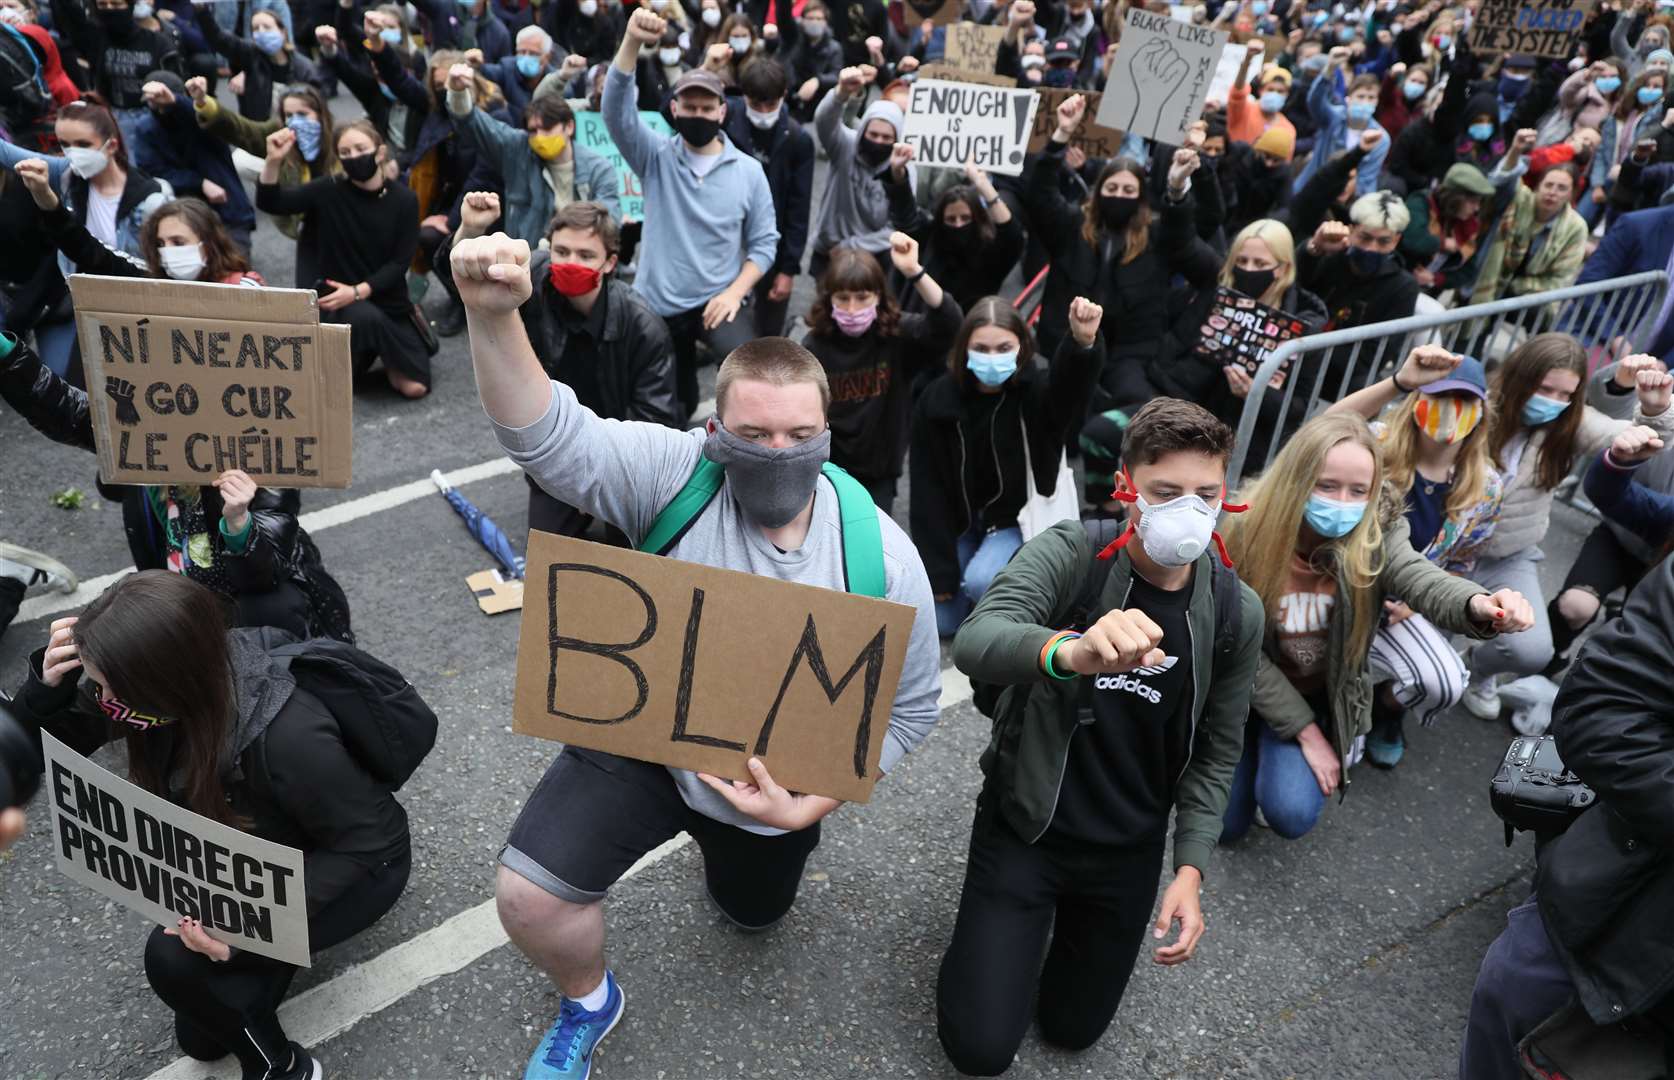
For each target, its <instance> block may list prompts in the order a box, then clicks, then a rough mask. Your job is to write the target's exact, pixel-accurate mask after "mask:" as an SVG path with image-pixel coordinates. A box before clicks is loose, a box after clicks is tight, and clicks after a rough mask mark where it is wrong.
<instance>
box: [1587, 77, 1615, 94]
mask: <svg viewBox="0 0 1674 1080" xmlns="http://www.w3.org/2000/svg"><path fill="white" fill-rule="evenodd" d="M1593 85H1594V86H1596V87H1598V92H1599V93H1601V94H1614V93H1615V92H1616V91H1618V90H1620V89H1621V88H1622V80H1621V78H1620V77H1619V76H1616V75H1606V76H1604V77H1603V78H1602V79H1594V80H1593Z"/></svg>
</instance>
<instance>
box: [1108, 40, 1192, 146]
mask: <svg viewBox="0 0 1674 1080" xmlns="http://www.w3.org/2000/svg"><path fill="white" fill-rule="evenodd" d="M1190 73H1191V65H1190V64H1189V63H1187V62H1186V58H1185V57H1183V56H1181V55H1180V52H1179V50H1178V49H1176V48H1175V47H1174V45H1173V43H1172V42H1169V41H1166V40H1164V39H1162V38H1153V39H1151V40H1150V41H1148V42H1146V43H1145V44H1144V45H1143V46H1141V47H1140V50H1139V55H1138V56H1136V57H1134V61H1133V65H1132V66H1131V67H1129V68H1128V77H1129V78H1130V79H1132V80H1133V89H1134V98H1135V103H1134V107H1133V115H1132V116H1130V117H1128V122H1127V124H1126V125H1124V126H1125V127H1126V128H1127V129H1128V130H1129V131H1132V130H1134V126H1135V125H1136V124H1137V123H1138V122H1139V118H1140V117H1142V116H1144V117H1147V118H1148V119H1149V120H1150V124H1149V127H1150V129H1151V135H1152V137H1155V135H1156V132H1157V129H1158V127H1159V126H1160V121H1161V119H1162V115H1163V111H1164V110H1165V109H1167V108H1168V102H1169V99H1171V98H1172V97H1173V96H1174V95H1175V94H1177V93H1178V92H1179V91H1180V87H1181V86H1182V85H1183V84H1184V83H1185V81H1186V76H1187V75H1189V74H1190Z"/></svg>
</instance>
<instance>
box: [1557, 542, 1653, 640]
mask: <svg viewBox="0 0 1674 1080" xmlns="http://www.w3.org/2000/svg"><path fill="white" fill-rule="evenodd" d="M1648 569H1649V567H1647V566H1646V565H1645V563H1644V562H1643V561H1641V560H1640V558H1639V556H1638V555H1636V554H1635V553H1633V552H1631V551H1629V550H1628V549H1627V548H1626V547H1624V546H1623V545H1622V542H1621V541H1620V540H1618V539H1616V534H1615V533H1613V532H1611V531H1610V529H1609V527H1608V526H1605V525H1597V526H1594V528H1593V531H1592V532H1590V533H1588V534H1587V538H1586V539H1585V540H1583V541H1581V550H1580V551H1577V552H1576V553H1575V561H1574V562H1573V563H1571V564H1570V567H1569V574H1568V575H1567V576H1566V577H1565V578H1564V587H1563V588H1562V589H1560V590H1558V592H1559V595H1562V594H1563V593H1564V592H1565V591H1567V590H1569V589H1581V590H1584V591H1586V592H1590V593H1592V594H1593V595H1594V596H1596V597H1598V598H1599V601H1600V602H1601V603H1602V602H1603V600H1604V598H1605V597H1607V596H1609V595H1610V594H1611V593H1613V592H1615V591H1616V590H1617V589H1624V590H1627V591H1630V592H1631V591H1632V589H1633V587H1634V586H1635V585H1637V584H1639V579H1640V578H1642V577H1644V576H1645V571H1646V570H1648ZM1601 610H1602V609H1601ZM1546 613H1547V618H1548V620H1549V621H1550V622H1551V624H1552V667H1551V668H1548V672H1551V671H1554V670H1556V671H1561V670H1562V669H1563V665H1564V663H1565V662H1567V661H1566V658H1567V657H1568V655H1569V650H1570V648H1571V646H1573V645H1574V644H1575V639H1576V638H1578V637H1580V636H1581V632H1582V631H1583V630H1585V629H1586V627H1585V626H1579V627H1571V626H1570V625H1569V622H1568V620H1566V619H1565V618H1564V617H1563V615H1562V614H1561V613H1559V611H1558V597H1557V596H1554V597H1552V600H1551V602H1550V603H1549V604H1547V606H1546ZM1593 618H1594V619H1595V620H1596V619H1597V618H1598V616H1596V615H1595V616H1594V617H1593Z"/></svg>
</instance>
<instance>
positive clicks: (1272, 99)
mask: <svg viewBox="0 0 1674 1080" xmlns="http://www.w3.org/2000/svg"><path fill="white" fill-rule="evenodd" d="M1284 107H1285V96H1284V95H1283V94H1281V93H1279V92H1278V91H1276V90H1269V91H1267V92H1266V93H1265V94H1262V95H1261V111H1262V112H1264V113H1276V112H1278V111H1279V110H1280V109H1282V108H1284Z"/></svg>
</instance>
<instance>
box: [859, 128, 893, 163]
mask: <svg viewBox="0 0 1674 1080" xmlns="http://www.w3.org/2000/svg"><path fill="white" fill-rule="evenodd" d="M894 151H895V144H894V143H892V142H887V143H879V142H873V141H872V140H871V139H868V138H865V137H864V136H863V137H862V138H861V140H860V141H859V142H857V143H856V144H855V147H854V152H855V156H856V157H858V158H860V160H861V161H862V162H864V163H865V164H867V165H870V166H872V167H874V168H876V167H877V166H879V165H882V164H883V163H884V162H886V161H888V160H889V155H890V154H892V153H894Z"/></svg>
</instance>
